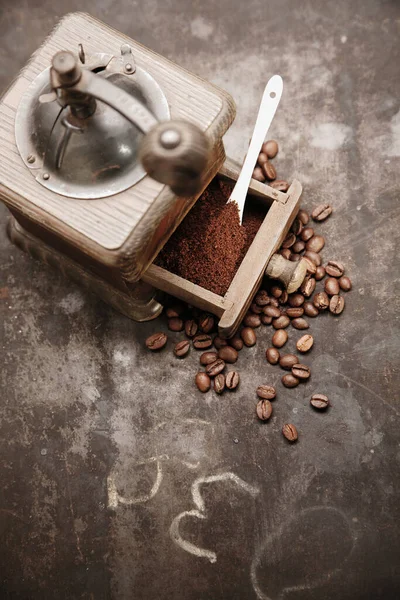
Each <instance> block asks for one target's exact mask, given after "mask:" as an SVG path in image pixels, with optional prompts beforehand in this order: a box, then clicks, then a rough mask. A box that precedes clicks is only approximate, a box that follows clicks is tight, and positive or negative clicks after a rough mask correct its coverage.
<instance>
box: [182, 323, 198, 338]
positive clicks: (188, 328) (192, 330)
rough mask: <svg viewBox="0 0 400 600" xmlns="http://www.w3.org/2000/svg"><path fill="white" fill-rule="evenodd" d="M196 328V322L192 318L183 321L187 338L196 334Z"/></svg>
mask: <svg viewBox="0 0 400 600" xmlns="http://www.w3.org/2000/svg"><path fill="white" fill-rule="evenodd" d="M197 330H198V326H197V323H196V321H195V320H194V319H189V320H188V321H186V322H185V333H186V335H187V336H188V338H192V337H194V336H195V335H196V333H197Z"/></svg>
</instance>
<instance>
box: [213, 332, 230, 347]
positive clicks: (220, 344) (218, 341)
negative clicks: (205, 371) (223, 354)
mask: <svg viewBox="0 0 400 600" xmlns="http://www.w3.org/2000/svg"><path fill="white" fill-rule="evenodd" d="M213 343H214V346H215V347H216V349H217V350H219V349H220V348H223V347H224V346H227V345H228V340H225V339H224V338H221V337H219V335H217V336H215V338H214V342H213Z"/></svg>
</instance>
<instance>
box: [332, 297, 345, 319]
mask: <svg viewBox="0 0 400 600" xmlns="http://www.w3.org/2000/svg"><path fill="white" fill-rule="evenodd" d="M343 309H344V298H343V296H337V295H335V296H332V298H331V301H330V303H329V310H330V311H331V313H332V314H333V315H340V313H342V312H343Z"/></svg>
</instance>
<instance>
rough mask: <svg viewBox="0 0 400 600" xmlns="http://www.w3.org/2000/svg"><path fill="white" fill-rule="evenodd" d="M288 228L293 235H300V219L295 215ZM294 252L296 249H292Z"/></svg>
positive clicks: (301, 228) (301, 224) (301, 227)
mask: <svg viewBox="0 0 400 600" xmlns="http://www.w3.org/2000/svg"><path fill="white" fill-rule="evenodd" d="M290 230H291V231H293V233H294V235H300V233H301V232H302V231H303V223H302V222H301V221H300V219H298V218H297V217H296V219H295V220H294V221H293V223H292V226H291V228H290ZM300 241H301V240H300ZM294 252H296V250H294Z"/></svg>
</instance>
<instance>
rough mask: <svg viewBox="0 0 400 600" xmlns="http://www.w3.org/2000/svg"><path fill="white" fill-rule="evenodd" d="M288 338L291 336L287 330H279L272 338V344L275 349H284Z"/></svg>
mask: <svg viewBox="0 0 400 600" xmlns="http://www.w3.org/2000/svg"><path fill="white" fill-rule="evenodd" d="M288 337H289V336H288V334H287V332H286V330H285V329H278V330H277V331H275V333H274V335H273V336H272V340H271V342H272V344H273V345H274V346H275V348H282V346H284V345H285V344H286V342H287V340H288Z"/></svg>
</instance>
